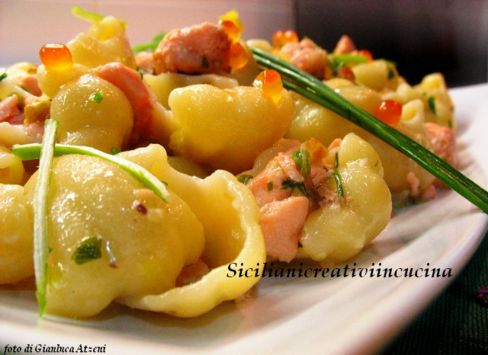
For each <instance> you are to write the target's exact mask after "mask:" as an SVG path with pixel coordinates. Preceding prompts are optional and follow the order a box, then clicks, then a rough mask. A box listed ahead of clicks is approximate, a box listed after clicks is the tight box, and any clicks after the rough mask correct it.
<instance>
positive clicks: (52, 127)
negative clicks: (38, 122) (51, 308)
mask: <svg viewBox="0 0 488 355" xmlns="http://www.w3.org/2000/svg"><path fill="white" fill-rule="evenodd" d="M57 126H58V122H57V121H55V120H52V119H49V120H46V122H45V124H44V137H43V138H42V145H41V144H38V156H39V155H40V160H39V173H38V174H39V175H38V177H37V183H36V187H35V191H34V203H33V210H34V274H35V277H36V297H37V302H38V304H39V315H40V316H42V315H43V314H44V312H45V310H46V304H47V300H46V288H47V259H48V257H49V217H48V216H49V213H48V210H49V207H48V197H49V183H50V180H51V169H52V164H53V156H54V143H55V140H56V129H57Z"/></svg>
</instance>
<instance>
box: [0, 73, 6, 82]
mask: <svg viewBox="0 0 488 355" xmlns="http://www.w3.org/2000/svg"><path fill="white" fill-rule="evenodd" d="M6 78H7V73H2V74H0V81H2V80H3V79H6Z"/></svg>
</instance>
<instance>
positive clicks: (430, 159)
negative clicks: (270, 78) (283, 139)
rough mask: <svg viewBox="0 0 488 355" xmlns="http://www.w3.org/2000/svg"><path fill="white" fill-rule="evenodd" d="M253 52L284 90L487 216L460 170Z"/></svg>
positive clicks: (487, 198)
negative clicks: (358, 130)
mask: <svg viewBox="0 0 488 355" xmlns="http://www.w3.org/2000/svg"><path fill="white" fill-rule="evenodd" d="M252 51H253V54H254V57H255V59H256V61H257V63H258V64H260V65H262V66H264V67H267V68H271V69H274V70H276V71H277V72H278V73H280V74H281V75H282V76H284V77H285V79H284V80H283V84H284V86H285V87H286V88H288V89H290V90H293V91H295V92H297V93H299V94H300V95H302V96H304V97H306V98H308V99H310V100H312V101H314V102H316V103H318V104H320V105H322V106H324V107H326V108H328V109H330V110H332V111H334V112H335V113H337V114H339V115H341V116H343V117H344V118H345V119H347V120H349V121H351V122H353V123H354V124H356V125H358V126H360V127H362V128H364V129H365V130H367V131H368V132H370V133H372V134H374V135H375V136H377V137H378V138H380V139H382V140H383V141H384V142H386V143H387V144H389V145H391V146H392V147H394V148H395V149H397V150H398V151H400V152H401V153H403V154H405V155H406V156H407V157H409V158H411V159H413V160H414V161H415V162H417V163H418V164H419V165H420V166H421V167H423V168H424V169H425V170H427V171H428V172H430V173H431V174H433V175H434V176H436V177H437V178H439V180H441V181H442V182H444V183H445V184H446V185H447V186H449V187H450V188H452V189H453V190H455V191H457V192H458V193H459V194H461V195H462V196H464V197H465V198H466V199H468V200H469V201H471V202H472V203H473V204H475V205H476V206H478V207H479V208H480V209H481V210H482V211H483V212H485V213H488V192H487V191H485V190H484V189H483V188H481V187H480V186H478V185H477V184H476V183H474V182H473V181H471V180H470V179H469V178H467V177H466V176H465V175H463V174H462V173H461V172H460V171H459V170H457V169H455V168H453V167H452V166H451V165H449V164H448V163H447V162H445V161H444V160H442V159H441V158H439V157H438V156H436V155H435V154H433V153H432V152H430V151H429V150H428V149H426V148H425V147H423V146H422V145H420V144H418V143H417V142H415V141H414V140H412V139H411V138H410V137H408V136H406V135H404V134H402V133H401V132H399V131H397V130H396V129H394V128H392V127H390V126H389V125H387V124H386V123H384V122H382V121H381V120H378V119H376V118H375V117H374V116H372V115H371V114H369V113H368V112H366V111H364V110H363V109H361V108H359V107H357V106H355V105H353V104H352V103H350V102H349V101H347V100H346V99H345V98H344V97H342V96H340V95H339V94H337V93H336V92H334V90H332V89H331V88H329V87H328V86H326V85H324V84H323V83H322V82H321V81H320V80H318V79H316V78H315V77H313V76H312V75H310V74H308V73H305V72H303V71H301V70H299V69H297V68H295V67H294V66H293V65H291V64H289V63H287V62H285V61H283V60H281V59H279V58H277V57H275V56H274V55H271V54H269V53H267V52H264V51H262V50H260V49H258V48H253V49H252ZM290 80H293V81H294V82H292V81H290Z"/></svg>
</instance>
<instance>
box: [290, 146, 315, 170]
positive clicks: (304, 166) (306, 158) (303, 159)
mask: <svg viewBox="0 0 488 355" xmlns="http://www.w3.org/2000/svg"><path fill="white" fill-rule="evenodd" d="M291 157H292V158H293V160H294V161H295V164H296V166H297V167H298V168H299V169H300V172H301V173H302V175H303V176H309V175H310V170H311V164H310V153H309V152H308V150H307V149H305V148H303V147H300V148H298V149H297V150H295V151H294V152H293V153H291Z"/></svg>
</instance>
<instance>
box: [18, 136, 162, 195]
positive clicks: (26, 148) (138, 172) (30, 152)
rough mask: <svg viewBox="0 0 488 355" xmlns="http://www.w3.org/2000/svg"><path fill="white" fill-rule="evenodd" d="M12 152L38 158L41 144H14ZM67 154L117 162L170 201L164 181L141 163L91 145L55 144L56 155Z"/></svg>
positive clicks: (28, 157)
mask: <svg viewBox="0 0 488 355" xmlns="http://www.w3.org/2000/svg"><path fill="white" fill-rule="evenodd" d="M12 152H13V153H14V154H15V155H17V156H18V157H19V158H21V159H22V160H32V159H37V158H39V155H40V154H41V145H40V144H37V143H32V144H24V145H14V146H13V147H12ZM67 154H80V155H88V156H92V157H96V158H99V159H103V160H105V161H108V162H109V163H112V164H115V165H116V166H118V167H119V168H121V169H122V170H124V171H126V172H127V173H129V174H130V175H132V176H133V177H134V178H136V179H137V180H139V181H140V182H141V183H142V184H143V185H144V186H146V187H147V188H148V189H150V190H152V191H153V192H154V193H155V194H156V196H158V197H159V198H161V199H162V200H163V201H164V202H168V198H169V194H168V190H167V189H166V186H165V185H164V183H162V182H161V181H159V179H158V178H156V177H155V176H154V175H153V174H151V173H150V172H149V171H147V170H146V169H144V168H143V167H142V166H140V165H137V164H135V163H133V162H131V161H128V160H126V159H123V158H120V157H117V156H114V155H111V154H107V153H104V152H101V151H99V150H98V149H95V148H91V147H85V146H78V145H66V144H56V145H55V146H54V155H55V156H61V155H67Z"/></svg>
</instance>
